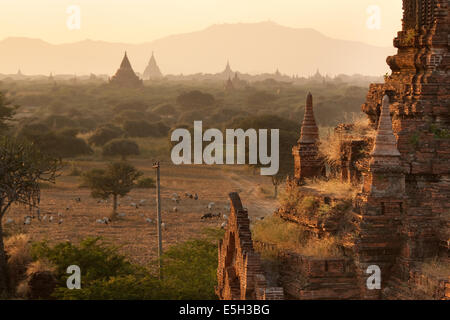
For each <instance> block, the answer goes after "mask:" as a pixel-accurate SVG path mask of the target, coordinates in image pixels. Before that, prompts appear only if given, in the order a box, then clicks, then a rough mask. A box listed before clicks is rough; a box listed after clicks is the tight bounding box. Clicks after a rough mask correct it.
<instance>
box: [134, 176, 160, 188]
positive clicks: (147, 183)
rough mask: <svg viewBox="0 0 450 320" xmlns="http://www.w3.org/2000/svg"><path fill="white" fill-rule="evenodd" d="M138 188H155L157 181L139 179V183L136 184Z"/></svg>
mask: <svg viewBox="0 0 450 320" xmlns="http://www.w3.org/2000/svg"><path fill="white" fill-rule="evenodd" d="M136 187H137V188H141V189H151V188H155V187H156V185H155V180H154V179H153V178H142V179H139V180H138V182H137V183H136Z"/></svg>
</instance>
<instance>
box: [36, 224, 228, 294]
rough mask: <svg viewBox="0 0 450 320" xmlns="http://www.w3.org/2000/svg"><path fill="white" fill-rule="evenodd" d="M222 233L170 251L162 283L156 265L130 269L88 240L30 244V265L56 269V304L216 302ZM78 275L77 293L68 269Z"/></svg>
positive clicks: (108, 248) (104, 247)
mask: <svg viewBox="0 0 450 320" xmlns="http://www.w3.org/2000/svg"><path fill="white" fill-rule="evenodd" d="M222 236H223V231H222V230H220V231H216V230H207V231H205V236H204V238H203V239H194V240H190V241H187V242H184V243H181V244H178V245H175V246H172V247H170V248H169V249H168V250H167V251H166V252H165V254H164V255H163V257H162V265H163V279H162V280H160V279H158V277H157V276H156V274H157V264H156V262H155V263H153V264H151V265H150V266H149V268H144V267H140V266H136V265H133V264H131V263H129V262H128V261H127V260H126V259H125V258H124V257H123V256H122V255H120V254H118V253H117V248H116V247H111V246H109V245H105V244H101V243H99V239H98V238H96V239H86V240H84V241H82V242H81V243H80V244H79V245H78V246H75V245H73V244H71V243H70V242H66V243H59V244H57V245H55V246H53V247H50V246H49V245H48V244H47V243H46V242H39V243H34V244H33V246H32V255H33V258H34V259H40V258H46V259H48V260H49V261H50V262H52V263H53V264H54V265H55V266H56V277H57V279H58V287H57V288H56V290H55V291H54V293H53V296H54V297H55V298H57V299H72V300H73V299H76V300H78V299H79V300H94V299H95V300H99V299H100V300H110V299H114V300H128V299H133V300H137V299H152V300H159V299H164V300H179V299H185V300H207V299H208V300H209V299H217V297H216V295H215V293H214V286H215V284H216V282H217V280H216V272H217V240H218V239H219V238H220V237H222ZM73 264H75V265H78V266H79V267H80V269H81V274H82V275H81V289H80V290H69V289H67V287H66V281H67V277H68V275H67V274H66V269H67V267H68V266H70V265H73Z"/></svg>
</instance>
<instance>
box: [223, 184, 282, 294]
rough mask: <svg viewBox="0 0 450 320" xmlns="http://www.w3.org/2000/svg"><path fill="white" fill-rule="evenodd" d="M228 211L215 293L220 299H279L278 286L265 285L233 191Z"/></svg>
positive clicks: (247, 222)
mask: <svg viewBox="0 0 450 320" xmlns="http://www.w3.org/2000/svg"><path fill="white" fill-rule="evenodd" d="M229 196H230V201H231V211H230V216H229V218H228V225H227V229H226V232H225V236H224V239H223V240H220V242H219V256H218V260H219V263H218V264H219V265H218V269H217V281H218V285H217V287H216V294H217V295H218V297H219V298H220V299H222V300H250V299H253V300H255V299H257V300H264V299H267V300H281V299H283V290H282V289H281V288H269V287H268V286H267V281H266V277H265V275H264V272H263V269H262V267H261V261H260V257H259V254H258V253H256V252H255V250H254V249H253V241H252V236H251V231H250V220H249V218H248V213H247V211H246V210H245V209H244V208H243V206H242V203H241V199H240V198H239V195H238V194H237V193H230V195H229Z"/></svg>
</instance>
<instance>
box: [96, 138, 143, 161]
mask: <svg viewBox="0 0 450 320" xmlns="http://www.w3.org/2000/svg"><path fill="white" fill-rule="evenodd" d="M102 154H103V155H104V156H121V157H122V160H125V159H126V157H127V156H132V155H139V154H140V150H139V146H138V144H137V143H136V142H134V141H133V140H128V139H114V140H111V141H110V142H108V143H107V144H106V145H105V146H104V147H103V152H102Z"/></svg>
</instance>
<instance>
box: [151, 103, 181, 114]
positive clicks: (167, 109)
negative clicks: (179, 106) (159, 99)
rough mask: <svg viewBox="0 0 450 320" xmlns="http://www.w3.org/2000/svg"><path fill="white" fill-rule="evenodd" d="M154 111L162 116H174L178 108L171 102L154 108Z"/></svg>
mask: <svg viewBox="0 0 450 320" xmlns="http://www.w3.org/2000/svg"><path fill="white" fill-rule="evenodd" d="M153 112H154V113H156V114H159V115H161V116H173V115H175V114H176V112H177V110H176V109H175V107H174V106H172V105H171V104H167V103H166V104H162V105H159V106H157V107H156V108H155V109H153Z"/></svg>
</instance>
